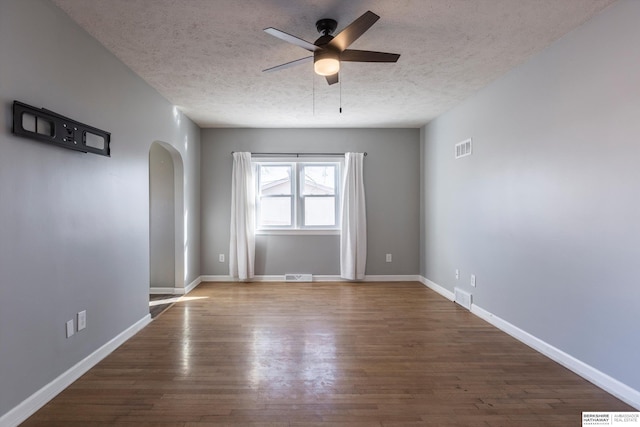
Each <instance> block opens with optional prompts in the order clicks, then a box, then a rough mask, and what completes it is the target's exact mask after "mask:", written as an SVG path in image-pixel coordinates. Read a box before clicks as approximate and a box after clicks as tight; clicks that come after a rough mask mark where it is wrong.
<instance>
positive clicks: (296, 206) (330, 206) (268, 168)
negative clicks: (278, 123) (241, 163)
mask: <svg viewBox="0 0 640 427" xmlns="http://www.w3.org/2000/svg"><path fill="white" fill-rule="evenodd" d="M341 163H342V162H339V161H335V160H332V161H301V160H298V161H274V160H258V161H255V162H254V165H255V168H256V178H257V179H256V181H257V186H258V188H257V191H256V208H257V212H256V213H257V214H256V229H257V230H337V229H338V228H339V219H338V216H339V212H340V197H339V187H340V176H341V175H340V173H341Z"/></svg>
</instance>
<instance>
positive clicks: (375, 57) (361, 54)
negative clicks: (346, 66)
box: [340, 49, 400, 62]
mask: <svg viewBox="0 0 640 427" xmlns="http://www.w3.org/2000/svg"><path fill="white" fill-rule="evenodd" d="M398 58H400V55H399V54H397V53H388V52H373V51H370V50H353V49H347V50H345V51H343V52H342V53H341V54H340V61H350V62H397V61H398Z"/></svg>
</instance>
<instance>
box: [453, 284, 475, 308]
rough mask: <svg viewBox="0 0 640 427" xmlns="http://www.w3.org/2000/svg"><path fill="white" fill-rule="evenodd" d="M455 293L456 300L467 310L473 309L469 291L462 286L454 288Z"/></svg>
mask: <svg viewBox="0 0 640 427" xmlns="http://www.w3.org/2000/svg"><path fill="white" fill-rule="evenodd" d="M453 294H454V296H455V300H454V301H455V302H457V303H458V304H460V305H461V306H463V307H464V308H466V309H467V310H471V294H470V293H469V292H465V291H463V290H462V289H460V288H454V290H453Z"/></svg>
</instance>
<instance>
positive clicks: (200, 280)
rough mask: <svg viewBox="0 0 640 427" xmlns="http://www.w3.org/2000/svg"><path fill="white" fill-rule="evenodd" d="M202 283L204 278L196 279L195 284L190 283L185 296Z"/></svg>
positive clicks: (185, 289) (185, 290)
mask: <svg viewBox="0 0 640 427" xmlns="http://www.w3.org/2000/svg"><path fill="white" fill-rule="evenodd" d="M200 283H202V276H198V277H196V279H195V280H194V281H193V282H191V283H189V284H188V285H187V286H186V287H185V288H184V293H185V295H186V294H188V293H189V292H191V291H192V290H194V289H195V288H197V287H198V285H199V284H200Z"/></svg>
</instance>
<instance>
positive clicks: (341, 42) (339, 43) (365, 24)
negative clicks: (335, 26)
mask: <svg viewBox="0 0 640 427" xmlns="http://www.w3.org/2000/svg"><path fill="white" fill-rule="evenodd" d="M378 19H380V17H379V16H378V15H376V14H375V13H373V12H371V11H370V10H368V11H366V12H365V13H364V14H363V15H362V16H360V17H359V18H358V19H356V20H355V21H353V22H352V23H351V24H349V25H348V26H347V27H346V28H345V29H344V30H342V31H340V33H339V34H338V35H337V36H335V37H334V38H333V40H331V41H330V42H329V46H331V47H334V48H336V49H338V50H339V51H340V52H342V51H343V50H345V49H346V48H348V47H349V45H350V44H351V43H353V42H354V41H356V40H357V39H358V37H360V36H361V35H363V34H364V32H365V31H367V30H368V29H369V28H371V26H372V25H373V24H375V23H376V21H377V20H378Z"/></svg>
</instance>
